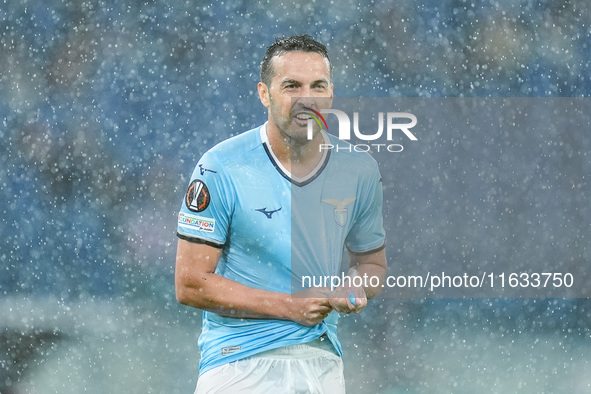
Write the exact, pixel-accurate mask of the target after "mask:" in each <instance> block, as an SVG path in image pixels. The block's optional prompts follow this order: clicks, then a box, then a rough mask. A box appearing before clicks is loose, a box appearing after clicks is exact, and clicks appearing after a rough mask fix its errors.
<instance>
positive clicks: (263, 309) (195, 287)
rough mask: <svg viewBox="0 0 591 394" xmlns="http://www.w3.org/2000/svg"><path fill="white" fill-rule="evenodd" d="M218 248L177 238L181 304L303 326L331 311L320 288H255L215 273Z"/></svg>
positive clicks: (178, 294)
mask: <svg viewBox="0 0 591 394" xmlns="http://www.w3.org/2000/svg"><path fill="white" fill-rule="evenodd" d="M221 252H222V251H221V249H218V248H215V247H213V246H209V245H205V244H197V243H192V242H189V241H185V240H182V239H179V241H178V246H177V256H176V269H175V290H176V298H177V300H178V301H179V302H180V303H181V304H184V305H188V306H192V307H195V308H199V309H204V310H208V311H211V312H215V313H217V314H219V315H221V316H226V317H235V318H253V319H280V320H292V321H295V322H297V323H300V324H302V325H307V326H312V325H316V324H319V323H320V322H321V321H322V320H324V318H325V317H326V316H327V315H328V314H329V313H330V311H331V310H332V308H331V306H330V304H329V302H328V300H327V298H326V297H325V296H323V295H322V294H323V291H322V289H312V290H311V291H309V294H308V295H307V296H305V297H292V296H291V294H284V293H276V292H271V291H267V290H261V289H255V288H252V287H248V286H245V285H243V284H240V283H238V282H235V281H233V280H230V279H227V278H224V277H222V276H220V275H217V274H215V269H216V267H217V264H218V261H219V258H220V256H221Z"/></svg>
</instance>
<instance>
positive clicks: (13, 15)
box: [0, 0, 591, 394]
mask: <svg viewBox="0 0 591 394" xmlns="http://www.w3.org/2000/svg"><path fill="white" fill-rule="evenodd" d="M303 32H305V33H309V34H311V35H313V36H314V37H316V38H318V39H319V40H321V41H323V42H325V43H326V44H327V46H328V48H329V51H330V53H331V57H332V61H333V63H334V65H335V85H336V91H335V93H336V95H337V96H347V97H426V98H428V97H589V95H590V94H591V73H590V59H591V57H590V56H589V53H590V49H591V34H590V33H591V13H590V12H589V3H588V2H587V1H584V0H579V1H565V0H545V1H538V0H519V1H510V0H501V1H496V0H491V1H486V2H476V1H472V2H471V1H466V0H422V1H405V0H402V1H394V0H382V1H378V0H374V1H367V2H362V1H361V0H343V1H329V2H321V1H300V2H296V3H292V2H287V1H286V2H280V1H262V0H261V1H237V0H224V1H220V2H204V1H181V0H169V1H155V0H153V1H142V0H137V1H130V0H124V1H111V0H101V1H86V0H84V1H73V0H61V1H60V0H45V1H39V0H0V93H1V94H0V188H1V193H2V195H1V197H0V201H1V202H0V393H10V394H15V393H19V394H20V393H80V392H87V393H105V392H108V393H188V392H192V390H193V389H194V385H195V382H196V375H197V363H198V358H199V355H198V351H197V345H196V338H197V335H198V331H199V327H200V313H199V311H197V310H190V309H188V308H185V307H182V306H180V305H178V304H177V303H176V301H175V298H174V286H173V273H174V272H173V271H174V256H175V245H176V237H175V230H176V214H177V211H178V208H179V204H180V199H181V196H182V194H183V192H184V189H185V187H186V185H187V183H188V181H189V179H188V178H187V177H188V176H189V175H190V172H191V170H192V168H193V166H194V164H195V161H196V159H197V158H198V157H199V156H200V155H201V154H202V153H203V152H205V151H206V150H207V149H208V148H209V147H211V146H212V145H213V144H215V143H216V142H218V141H220V140H222V139H225V138H227V137H229V136H231V135H234V134H236V133H239V132H241V131H243V130H246V129H249V128H251V127H253V126H256V125H258V124H260V123H261V122H262V121H263V119H264V117H265V111H264V108H263V107H262V106H261V105H260V103H259V102H258V97H257V95H256V82H257V81H258V66H259V61H260V59H261V57H262V55H263V52H264V49H265V48H266V46H268V45H269V44H270V43H271V42H272V41H273V38H274V37H275V36H282V35H290V34H295V33H303ZM564 133H570V134H574V135H577V136H578V137H577V138H575V139H574V141H575V142H576V141H578V142H576V143H575V142H571V143H570V145H569V146H568V148H569V149H571V150H572V151H574V152H575V153H576V155H575V157H576V158H577V161H576V162H575V163H574V164H573V162H572V161H569V157H570V156H569V155H568V152H569V150H568V149H565V148H561V147H560V146H559V144H558V145H556V144H555V145H552V146H554V147H555V148H556V150H555V152H557V154H558V155H559V159H561V160H554V161H553V162H552V163H553V165H558V166H560V165H564V172H565V173H566V172H568V173H569V174H571V175H573V172H574V175H573V176H574V177H576V178H577V179H579V183H578V184H577V185H576V190H575V192H574V193H575V194H574V195H573V194H570V196H571V197H572V196H574V197H575V198H576V200H577V201H578V203H579V204H581V205H582V206H584V205H585V204H586V201H587V200H588V195H587V193H588V191H589V184H588V182H589V180H588V179H589V164H588V162H589V156H588V155H587V152H588V150H589V149H588V148H589V147H590V146H589V145H590V142H589V139H590V137H589V135H588V134H589V129H586V130H565V131H564ZM554 142H556V141H554ZM489 148H490V147H489ZM472 149H474V151H473V153H474V155H475V156H477V155H478V152H480V151H479V149H482V152H484V149H485V147H480V146H473V147H472ZM431 159H432V161H433V162H435V163H436V162H437V158H431ZM404 160H408V162H409V163H412V161H413V160H417V161H418V160H421V158H419V157H412V156H411V155H409V156H407V157H405V158H404ZM561 163H562V164H561ZM439 170H440V169H439V168H437V167H436V166H435V165H434V166H432V167H430V168H429V167H428V168H425V169H424V171H432V173H423V174H422V175H423V179H422V180H421V182H426V181H427V182H428V180H429V179H433V178H434V177H436V176H437V174H438V171H439ZM519 170H520V169H519V168H516V171H518V172H519ZM523 171H527V169H523ZM457 174H460V175H461V174H462V173H461V172H457ZM470 174H471V173H469V174H468V175H466V179H463V181H464V183H465V184H466V185H469V184H470V183H471V179H470V178H469V176H470ZM408 176H409V175H407V178H405V174H404V172H400V174H399V178H398V180H399V182H401V183H405V184H407V185H409V184H412V183H413V182H414V181H416V179H413V178H408ZM563 187H564V186H563V185H561V184H558V186H557V187H556V189H557V190H558V192H557V195H556V198H557V199H558V198H561V196H563V195H564V194H565V193H567V191H564V190H563V189H562V188H563ZM561 191H562V193H561ZM387 192H390V193H392V195H395V193H396V190H395V188H394V189H392V190H388V191H387ZM520 198H522V197H521V196H519V195H516V196H514V199H515V200H516V201H517V200H519V199H520ZM449 203H450V204H452V208H453V207H454V206H455V207H456V208H458V207H459V206H461V204H462V202H461V201H449ZM492 203H493V204H494V201H493V202H492ZM587 205H588V204H587ZM517 206H518V204H517ZM397 212H398V214H399V217H400V220H393V223H397V222H401V223H403V225H401V229H402V228H403V227H404V229H405V230H408V231H401V229H399V231H396V237H392V240H391V241H389V248H391V249H389V253H390V256H391V261H390V263H391V264H392V265H393V266H395V265H396V264H402V265H403V264H414V263H415V262H414V261H407V260H408V259H409V258H410V259H412V256H413V253H412V248H410V247H408V248H402V247H401V246H400V245H407V246H408V245H415V244H416V237H417V234H420V233H421V223H422V220H421V217H417V215H418V213H424V212H423V211H417V209H416V207H413V206H412V205H407V206H404V207H400V208H398V210H397ZM564 215H567V216H563V218H562V219H564V220H563V221H562V223H566V225H567V228H566V230H568V231H569V234H572V237H573V240H572V243H569V244H568V245H557V246H556V248H557V249H558V250H560V253H559V254H558V256H559V257H560V258H561V259H564V260H565V261H566V260H568V261H576V262H580V263H581V264H588V263H589V262H590V249H589V247H590V242H589V241H590V239H589V234H590V233H591V232H590V230H591V229H590V224H589V221H588V219H589V211H588V210H587V211H585V212H582V211H578V212H577V213H576V215H578V216H577V217H576V218H574V219H577V220H574V219H573V220H572V221H571V220H570V219H571V216H568V215H574V213H573V212H571V211H568V210H565V213H564ZM569 223H570V224H569ZM568 226H571V227H568ZM573 226H575V227H573ZM564 230H565V228H564V227H562V226H557V227H556V232H560V231H564ZM514 235H515V237H517V238H514V239H513V240H512V243H513V245H520V244H523V243H524V242H525V240H526V239H527V234H526V233H520V232H516V233H515V234H514ZM421 236H422V237H423V238H427V239H426V240H424V243H423V244H421V245H417V246H420V247H421V248H429V247H430V246H435V245H436V244H437V245H440V244H446V243H447V242H448V241H449V242H450V243H451V244H452V245H453V244H455V241H454V239H453V236H454V234H453V231H447V230H446V229H441V233H439V234H438V235H437V241H429V239H428V237H429V234H422V235H421ZM552 236H553V234H552V233H551V232H549V233H548V242H553V239H552ZM405 237H406V238H405ZM413 237H414V238H413ZM520 237H523V239H522V238H520ZM572 245H574V246H576V247H573V248H571V247H570V246H572ZM500 247H501V248H502V247H503V246H502V245H501V246H500ZM401 248H402V249H403V250H404V253H401V252H400V250H401ZM423 251H424V249H423ZM443 258H445V259H448V263H453V262H454V261H455V259H457V254H454V250H453V248H450V250H449V251H448V253H446V254H445V255H444V256H443ZM590 328H591V315H590V306H589V301H588V299H584V298H579V299H545V298H538V299H502V298H494V299H424V298H423V299H386V300H383V301H380V302H377V301H376V302H373V303H372V304H371V306H370V307H368V308H367V310H366V311H365V312H364V313H362V314H360V315H358V316H348V317H345V318H343V319H342V324H341V328H340V330H341V331H340V332H341V337H342V339H343V342H344V345H345V365H346V374H347V385H348V390H349V392H352V393H475V392H478V393H511V392H515V393H588V392H591V374H590V373H589V371H590V370H591V361H590V359H591V357H589V354H591V352H590V350H591V349H590V348H591V345H590V344H591V338H590V337H591V333H590Z"/></svg>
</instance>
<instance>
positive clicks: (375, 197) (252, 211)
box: [177, 125, 385, 374]
mask: <svg viewBox="0 0 591 394" xmlns="http://www.w3.org/2000/svg"><path fill="white" fill-rule="evenodd" d="M324 138H325V142H326V143H327V146H328V145H331V146H332V147H333V148H332V149H330V150H324V151H323V157H322V160H321V161H320V163H319V165H318V166H317V167H316V169H315V170H314V171H312V173H311V174H310V175H309V176H307V177H306V178H302V179H299V178H294V177H292V176H291V174H289V173H288V172H287V171H286V170H285V169H284V168H283V167H282V166H281V164H280V162H279V161H278V160H277V158H276V157H275V156H274V155H273V152H272V150H271V148H270V146H269V143H268V140H267V137H266V125H262V126H260V127H258V128H256V129H253V130H250V131H247V132H245V133H242V134H240V135H238V136H236V137H233V138H230V139H228V140H226V141H224V142H222V143H220V144H218V145H216V146H215V147H214V148H212V149H211V150H209V151H208V152H207V153H206V154H205V155H203V157H202V158H201V159H200V160H199V162H198V163H197V166H196V167H195V170H194V172H193V174H192V177H191V181H190V184H189V186H188V189H187V193H186V194H185V197H184V201H183V203H182V205H181V209H180V212H179V216H178V228H177V232H178V236H179V237H180V238H182V239H185V240H188V241H191V242H198V243H206V244H209V245H211V246H214V247H217V248H221V249H222V254H221V257H220V260H219V262H218V265H217V268H216V273H217V274H219V275H221V276H224V277H226V278H228V279H231V280H233V281H236V282H239V283H242V284H244V285H246V286H250V287H253V288H259V289H265V290H269V291H274V292H281V293H291V292H293V291H295V290H294V289H297V288H298V287H299V286H300V285H301V284H302V278H303V277H304V276H306V275H307V276H317V277H325V276H329V275H338V274H339V273H340V270H341V264H342V257H343V251H344V248H345V247H346V248H347V249H348V250H349V251H350V252H351V253H372V252H375V251H379V250H380V249H381V248H383V247H384V242H385V235H384V230H383V221H382V199H383V197H382V186H381V177H380V173H379V170H378V166H377V163H376V161H375V160H374V159H373V158H372V157H371V156H370V155H369V154H367V153H360V152H355V151H354V150H353V149H351V145H350V144H348V143H346V142H343V141H340V140H338V139H336V137H334V136H331V135H329V134H324ZM337 147H339V149H337ZM337 320H338V314H337V313H336V312H332V313H331V314H330V315H329V316H328V317H327V318H326V319H325V320H324V321H323V322H322V323H320V324H318V325H316V326H313V327H307V326H303V325H300V324H298V323H295V322H292V321H284V320H273V319H236V318H230V317H224V316H220V315H218V314H216V313H213V312H208V311H205V312H204V313H203V323H202V331H201V335H200V337H199V341H198V343H199V348H200V350H201V362H200V374H201V373H203V372H205V371H207V370H209V369H211V368H215V367H217V366H220V365H223V364H226V363H229V362H232V361H236V360H239V359H241V358H245V357H248V356H251V355H254V354H257V353H260V352H263V351H266V350H270V349H273V348H277V347H281V346H289V345H294V344H301V343H305V342H309V341H312V340H314V339H316V338H318V337H319V336H321V335H322V334H326V335H327V336H328V337H329V339H330V340H331V342H332V343H333V345H334V346H335V349H336V351H337V353H339V354H342V352H341V345H340V343H339V341H338V338H337V332H336V326H337Z"/></svg>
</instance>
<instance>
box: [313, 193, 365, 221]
mask: <svg viewBox="0 0 591 394" xmlns="http://www.w3.org/2000/svg"><path fill="white" fill-rule="evenodd" d="M356 199H357V197H349V198H345V199H344V200H342V201H339V200H336V199H334V198H330V199H326V200H321V201H322V202H325V203H327V204H330V205H332V206H333V207H334V220H335V221H336V222H337V224H338V225H339V226H341V227H344V226H345V224H346V223H347V219H348V218H349V213H348V211H347V205H349V204H351V203H352V202H353V201H355V200H356Z"/></svg>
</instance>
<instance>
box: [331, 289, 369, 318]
mask: <svg viewBox="0 0 591 394" xmlns="http://www.w3.org/2000/svg"><path fill="white" fill-rule="evenodd" d="M328 301H329V303H330V305H331V307H332V308H333V309H334V310H335V311H337V312H340V313H351V312H353V313H359V311H361V310H362V309H363V308H365V307H366V306H367V296H366V294H365V290H364V289H363V287H348V286H347V287H337V288H336V289H334V290H333V291H332V292H331V293H330V295H329V298H328Z"/></svg>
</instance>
